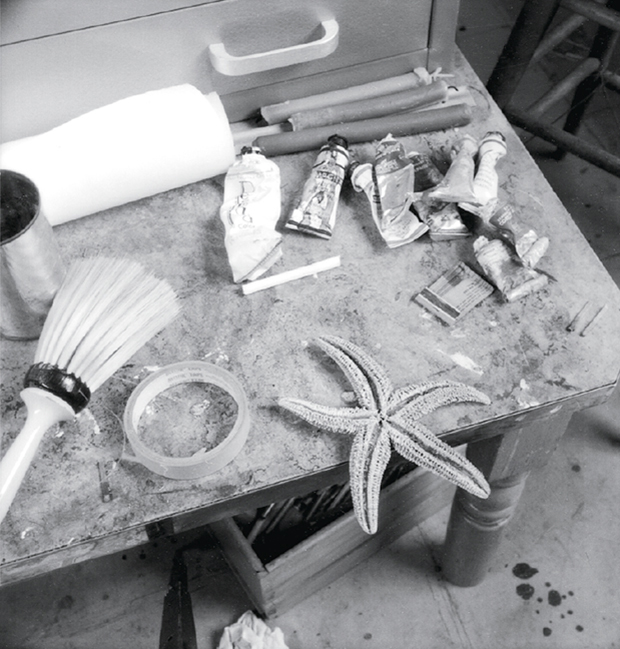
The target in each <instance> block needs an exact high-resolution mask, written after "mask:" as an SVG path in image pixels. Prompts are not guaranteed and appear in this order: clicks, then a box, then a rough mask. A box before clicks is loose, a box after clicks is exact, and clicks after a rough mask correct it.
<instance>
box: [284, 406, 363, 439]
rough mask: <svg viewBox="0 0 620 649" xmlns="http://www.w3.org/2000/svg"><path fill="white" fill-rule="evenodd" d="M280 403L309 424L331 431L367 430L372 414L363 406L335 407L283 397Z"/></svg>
mask: <svg viewBox="0 0 620 649" xmlns="http://www.w3.org/2000/svg"><path fill="white" fill-rule="evenodd" d="M278 405H279V406H280V408H284V410H288V411H289V412H292V413H293V414H295V415H297V416H298V417H300V418H301V419H303V420H304V421H307V422H308V423H309V424H312V425H313V426H316V427H317V428H321V429H322V430H327V431H329V432H331V433H345V434H349V435H355V434H356V433H359V432H360V431H363V430H365V428H366V426H367V424H368V420H369V417H370V416H371V414H370V413H369V412H368V411H367V410H364V409H363V408H333V407H330V406H321V405H319V404H316V403H312V402H310V401H305V400H303V399H292V398H281V399H278Z"/></svg>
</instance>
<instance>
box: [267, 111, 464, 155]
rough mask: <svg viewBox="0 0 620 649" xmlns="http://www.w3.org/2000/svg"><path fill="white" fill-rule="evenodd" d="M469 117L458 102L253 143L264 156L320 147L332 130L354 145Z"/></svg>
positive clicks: (443, 126)
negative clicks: (451, 104)
mask: <svg viewBox="0 0 620 649" xmlns="http://www.w3.org/2000/svg"><path fill="white" fill-rule="evenodd" d="M471 119H472V109H471V106H467V105H466V104H457V105H456V106H448V107H446V108H437V109H433V110H423V111H417V112H409V111H408V112H403V113H397V114H396V115H388V116H385V117H377V118H375V119H366V120H361V121H358V122H348V123H345V124H337V125H332V126H319V127H317V128H310V129H307V130H304V131H290V132H288V133H279V134H276V135H264V136H259V137H257V138H256V140H254V146H258V147H260V148H261V149H262V151H263V152H264V154H265V155H266V156H275V155H285V154H289V153H298V152H300V151H311V150H313V149H319V148H321V146H323V144H325V142H327V139H328V138H329V137H330V136H331V135H334V134H335V133H337V134H338V135H340V136H342V137H344V138H346V139H347V140H348V142H349V144H355V143H358V142H370V141H372V140H380V139H382V138H384V137H385V136H386V135H387V134H388V133H391V134H392V135H393V136H394V137H401V136H405V135H415V134H417V133H428V132H430V131H440V130H443V129H446V128H454V127H457V126H465V125H466V124H469V122H471Z"/></svg>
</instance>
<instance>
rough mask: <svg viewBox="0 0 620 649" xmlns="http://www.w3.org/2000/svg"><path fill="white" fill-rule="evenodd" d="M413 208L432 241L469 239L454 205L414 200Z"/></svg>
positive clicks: (468, 233) (467, 231) (465, 227)
mask: <svg viewBox="0 0 620 649" xmlns="http://www.w3.org/2000/svg"><path fill="white" fill-rule="evenodd" d="M413 208H414V209H415V211H416V213H417V214H418V216H419V217H420V218H421V219H422V221H423V222H424V223H426V225H427V226H428V228H429V233H428V234H429V237H430V238H431V240H433V241H449V240H451V239H462V238H463V237H469V236H470V235H471V232H470V231H469V229H468V228H467V226H466V225H465V223H463V220H462V219H461V215H460V214H459V211H458V209H457V208H456V205H455V204H454V203H443V202H442V201H431V200H424V199H422V200H418V199H417V198H416V199H414V203H413Z"/></svg>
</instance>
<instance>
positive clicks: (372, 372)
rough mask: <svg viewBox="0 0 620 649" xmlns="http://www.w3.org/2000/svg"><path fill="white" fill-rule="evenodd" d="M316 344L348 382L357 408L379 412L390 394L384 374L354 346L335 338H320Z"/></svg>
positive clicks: (388, 383)
mask: <svg viewBox="0 0 620 649" xmlns="http://www.w3.org/2000/svg"><path fill="white" fill-rule="evenodd" d="M316 344H317V345H318V346H319V347H320V348H321V349H322V350H323V351H324V352H325V353H326V354H328V355H329V356H331V357H332V358H333V359H334V360H335V361H336V362H337V363H338V365H339V366H340V368H341V369H342V370H343V372H344V373H345V375H346V376H347V378H348V379H349V381H350V383H351V385H352V387H353V389H354V391H355V394H356V395H357V398H358V400H359V402H360V405H362V406H364V407H366V408H372V409H374V408H376V407H377V406H378V407H379V409H380V410H382V409H383V408H384V407H385V406H386V405H387V402H388V399H389V396H390V394H391V393H392V391H393V387H392V382H391V381H390V378H389V376H388V375H387V372H386V371H385V370H384V369H383V367H382V366H381V365H379V363H377V361H375V360H374V359H373V358H372V357H371V356H369V355H368V354H367V353H366V352H365V351H364V350H363V349H360V348H359V347H358V346H357V345H354V344H353V343H351V342H349V341H348V340H343V339H342V338H338V337H337V336H322V337H321V338H319V339H318V340H317V341H316Z"/></svg>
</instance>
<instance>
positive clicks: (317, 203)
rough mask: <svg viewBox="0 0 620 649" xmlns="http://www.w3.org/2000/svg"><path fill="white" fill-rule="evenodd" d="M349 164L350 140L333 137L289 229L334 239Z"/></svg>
mask: <svg viewBox="0 0 620 649" xmlns="http://www.w3.org/2000/svg"><path fill="white" fill-rule="evenodd" d="M349 161H350V155H349V150H348V142H347V140H346V139H345V138H343V137H340V136H339V135H332V136H331V137H330V138H329V139H328V141H327V144H325V145H324V146H323V147H321V150H320V151H319V155H318V156H317V159H316V162H315V163H314V166H313V167H312V170H311V172H310V176H309V177H308V179H307V180H306V182H305V183H304V187H303V190H302V193H301V197H300V199H299V201H298V203H297V205H296V207H295V209H294V210H293V212H292V214H291V215H290V217H289V219H288V221H287V222H286V227H287V228H289V229H291V230H298V231H299V232H304V233H306V234H311V235H314V236H316V237H320V238H322V239H329V238H331V236H332V234H333V231H334V226H335V225H336V214H337V212H338V201H339V198H340V190H341V188H342V183H343V181H344V178H345V175H346V172H347V169H348V167H349Z"/></svg>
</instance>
